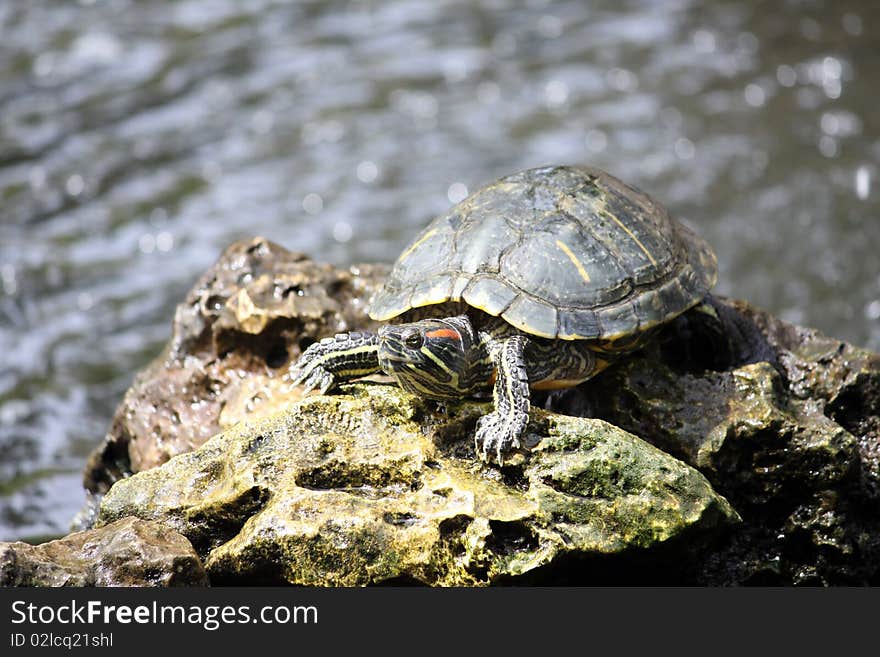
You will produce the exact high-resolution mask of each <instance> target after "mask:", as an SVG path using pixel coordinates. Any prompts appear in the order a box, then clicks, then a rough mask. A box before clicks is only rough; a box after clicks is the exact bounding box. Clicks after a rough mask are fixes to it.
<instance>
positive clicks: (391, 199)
mask: <svg viewBox="0 0 880 657" xmlns="http://www.w3.org/2000/svg"><path fill="white" fill-rule="evenodd" d="M245 4H246V7H247V8H243V7H242V6H241V5H245ZM878 8H880V5H878V4H877V3H876V2H872V1H870V0H865V1H864V2H833V3H832V2H827V3H820V2H779V3H761V2H751V3H750V2H741V1H739V0H737V1H731V2H715V1H713V2H709V1H708V0H707V1H706V2H697V1H696V0H678V1H675V2H663V3H654V2H647V1H645V2H621V1H620V0H615V1H613V2H612V1H607V2H596V3H589V4H587V3H583V2H578V1H570V2H542V1H538V2H535V1H533V2H525V3H524V2H513V1H512V0H494V1H491V2H490V1H486V2H481V3H472V2H451V1H445V2H444V1H440V0H423V1H412V0H398V1H382V2H379V1H376V2H370V1H361V2H329V1H320V2H272V1H269V0H266V1H262V2H250V3H238V2H232V1H219V0H181V1H177V2H158V1H157V2H149V3H144V2H140V3H136V2H133V1H124V0H113V1H112V2H110V1H109V0H108V1H106V2H101V1H95V0H88V1H87V0H82V1H80V2H78V3H77V2H73V0H56V1H54V2H53V1H50V0H6V1H5V2H2V3H0V539H6V540H11V539H17V538H21V537H25V538H35V537H39V536H46V535H53V534H59V533H65V532H66V530H67V525H68V522H69V520H70V518H71V516H72V515H73V514H74V512H75V511H76V509H77V508H78V507H79V505H80V503H81V502H82V500H83V496H82V493H81V489H80V483H79V482H80V476H79V472H80V470H81V468H82V464H83V460H84V458H85V456H86V455H87V454H88V452H89V451H90V450H91V449H92V448H93V447H94V446H95V445H96V443H97V442H98V440H99V439H100V438H101V436H102V435H103V434H104V432H105V431H106V429H107V426H108V423H109V419H110V417H111V415H112V412H113V410H114V408H115V406H116V404H117V403H118V401H119V399H120V398H121V396H122V394H123V392H124V390H125V389H126V388H127V386H128V385H129V384H130V382H131V380H132V377H133V375H134V373H135V372H136V371H137V370H138V369H139V368H141V367H142V366H143V365H144V364H145V363H146V362H147V361H148V360H149V359H150V358H151V357H152V356H153V355H154V354H156V353H157V352H158V351H159V349H160V347H161V345H162V344H163V342H164V341H165V340H166V339H167V337H168V335H169V327H170V320H171V316H172V310H173V307H174V305H175V303H176V302H177V301H178V300H180V299H181V297H182V296H183V293H184V292H185V290H186V289H188V288H189V286H190V285H191V284H192V283H193V282H194V281H195V279H196V277H197V276H198V275H199V274H200V273H201V272H202V271H204V270H205V269H206V268H207V267H208V266H210V264H211V263H212V262H213V260H214V259H215V258H216V257H217V255H218V254H219V252H220V250H221V249H222V248H223V247H225V246H226V245H227V244H229V243H230V242H231V241H232V240H234V239H236V238H239V237H245V236H251V235H254V234H262V235H265V236H267V237H269V238H271V239H273V240H276V241H278V242H280V243H281V244H283V245H285V246H287V247H288V248H291V249H298V250H302V251H306V252H308V253H311V254H313V255H314V256H315V257H316V258H319V259H322V260H329V261H331V262H334V263H337V264H346V263H350V262H353V261H369V260H392V259H393V258H394V257H395V256H396V254H397V253H398V252H399V251H400V249H401V248H402V246H403V245H404V243H405V242H406V241H407V240H408V239H409V237H411V236H412V235H413V234H414V232H415V231H416V230H417V229H418V228H419V227H420V226H422V225H423V224H424V223H426V222H427V221H428V220H429V219H430V218H431V217H432V216H433V215H434V214H435V213H438V212H441V211H443V210H444V209H445V208H447V207H448V206H449V205H450V203H452V202H454V201H457V200H459V199H460V198H462V197H463V196H464V195H465V194H467V192H468V190H473V189H475V188H476V187H477V186H479V185H480V184H482V183H484V182H488V181H490V180H492V179H494V178H496V177H498V176H501V175H504V174H507V173H510V172H513V171H515V170H518V169H522V168H526V167H531V166H538V165H542V164H548V163H578V162H587V163H591V164H594V165H596V166H599V167H602V168H604V169H607V170H608V171H610V172H612V173H615V174H616V175H618V176H620V177H622V178H623V179H624V180H627V181H629V182H631V183H633V184H635V185H637V186H639V187H641V188H643V189H645V190H646V191H648V192H650V193H651V194H653V195H654V196H655V197H656V198H657V199H659V200H661V201H662V202H663V203H664V204H666V205H667V206H668V208H669V209H670V210H671V211H672V212H673V214H674V215H676V216H677V217H679V218H681V219H683V220H684V221H685V222H686V223H688V224H690V225H691V226H693V227H694V228H696V230H697V231H698V232H699V233H700V234H701V235H703V236H704V237H706V238H707V239H708V240H709V241H710V242H711V243H712V244H713V245H714V246H715V247H716V250H717V251H718V256H719V264H720V282H719V285H718V291H719V292H721V293H723V294H727V295H732V296H737V297H742V298H746V299H749V300H751V301H753V302H754V303H757V304H758V305H761V306H764V307H766V308H768V309H770V310H772V311H774V312H776V313H777V314H779V315H781V316H782V317H784V318H787V319H789V320H793V321H795V322H799V323H803V324H807V325H812V326H816V327H818V328H820V329H822V330H823V331H825V332H827V333H830V334H832V335H835V336H839V337H841V338H844V339H847V340H850V341H852V342H855V343H857V344H860V345H864V346H867V347H870V348H872V349H875V350H880V266H878V256H877V254H878V253H880V223H878V208H880V203H878V199H880V195H878V187H880V183H878V175H880V166H878V159H880V138H878V135H880V130H878V128H880V126H878V122H880V113H878V112H877V111H876V98H877V92H876V81H877V80H878V79H880V47H878V46H880V43H878V38H877V36H876V34H877V30H878V29H880V27H878V26H880V20H878V19H880V9H878Z"/></svg>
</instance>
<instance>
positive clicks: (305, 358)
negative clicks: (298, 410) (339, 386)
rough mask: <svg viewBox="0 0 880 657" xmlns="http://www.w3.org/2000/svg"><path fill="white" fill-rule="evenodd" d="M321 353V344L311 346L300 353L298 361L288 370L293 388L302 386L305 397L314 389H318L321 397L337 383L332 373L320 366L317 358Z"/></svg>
mask: <svg viewBox="0 0 880 657" xmlns="http://www.w3.org/2000/svg"><path fill="white" fill-rule="evenodd" d="M325 346H326V345H325ZM323 353H324V352H323V350H322V349H321V343H315V344H313V345H312V346H310V347H309V348H308V349H306V350H305V351H304V352H303V353H302V356H300V357H299V360H297V361H296V364H295V365H294V366H293V368H292V369H291V370H290V378H291V382H292V383H293V385H295V386H297V385H301V386H303V393H302V394H303V396H306V395H307V394H309V393H310V392H311V391H312V390H314V389H315V388H318V389H319V390H320V391H321V394H322V395H323V394H325V393H327V391H329V390H331V389H332V388H333V387H334V386H335V385H336V383H337V381H336V376H335V375H334V374H333V372H331V371H329V370H328V369H326V368H325V367H324V366H323V365H322V364H321V360H320V359H319V357H320V356H321V355H322V354H323Z"/></svg>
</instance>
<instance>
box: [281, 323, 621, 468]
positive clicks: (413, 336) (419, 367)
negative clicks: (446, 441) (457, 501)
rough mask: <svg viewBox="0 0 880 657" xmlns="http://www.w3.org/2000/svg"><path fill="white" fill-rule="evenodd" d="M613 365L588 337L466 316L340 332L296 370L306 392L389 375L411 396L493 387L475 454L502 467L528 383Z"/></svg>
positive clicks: (522, 417) (456, 395)
mask: <svg viewBox="0 0 880 657" xmlns="http://www.w3.org/2000/svg"><path fill="white" fill-rule="evenodd" d="M606 364H607V363H606V362H605V361H602V360H599V359H597V358H596V357H595V355H594V354H593V352H592V351H590V350H589V348H588V347H587V345H586V344H585V343H584V342H571V341H569V342H560V341H548V340H544V341H542V340H540V339H535V338H530V337H528V336H526V335H525V334H523V333H521V332H519V331H517V330H515V329H513V328H512V327H511V326H510V325H508V324H506V323H504V322H503V321H499V320H494V318H493V319H491V320H489V321H484V322H483V326H482V327H481V328H480V329H479V330H477V328H476V327H475V326H474V324H473V322H472V320H471V319H470V318H469V317H467V316H466V315H460V316H456V317H446V318H443V319H424V320H421V321H417V322H410V323H407V324H395V325H387V326H383V327H382V328H381V329H380V330H379V333H378V334H373V333H341V334H338V335H337V336H335V337H334V338H325V339H324V340H321V341H320V342H317V343H315V344H313V345H311V346H310V347H309V348H308V349H306V351H305V352H304V353H303V354H302V356H301V357H300V359H299V360H298V361H297V362H296V363H295V364H294V366H293V368H292V369H291V377H292V379H293V382H294V383H295V384H303V385H304V386H305V390H306V392H308V391H310V390H312V389H314V388H319V389H320V391H321V393H322V394H323V393H327V392H329V391H330V390H332V389H333V388H334V387H335V386H337V385H338V384H340V383H343V382H345V381H349V380H352V379H356V378H359V377H362V376H367V375H369V374H374V373H377V372H384V373H385V374H388V375H390V376H392V377H394V378H395V379H396V381H397V382H398V384H399V385H400V386H401V387H402V388H404V389H405V390H407V391H409V392H412V393H413V394H417V395H421V396H423V397H428V398H431V399H441V400H442V399H460V398H462V397H467V396H470V395H473V394H475V393H477V392H479V391H481V390H487V389H489V388H490V387H491V388H492V393H493V401H494V405H495V409H494V410H493V411H492V412H491V413H488V414H487V415H485V416H484V417H482V418H480V421H479V422H478V424H477V431H476V435H475V446H476V451H477V455H478V456H479V457H480V458H481V459H482V460H484V461H491V460H493V459H494V460H495V461H497V462H498V463H499V464H503V462H504V456H505V455H506V454H508V453H509V452H511V451H512V450H515V449H519V448H520V446H521V444H522V442H521V438H522V437H523V435H524V433H525V431H526V426H527V424H528V418H529V408H530V403H529V387H530V385H531V386H534V387H545V388H548V387H549V388H552V387H556V384H559V385H563V386H569V385H575V384H577V383H579V382H580V381H583V380H586V379H588V378H589V377H591V376H593V375H594V374H595V373H596V372H598V371H599V370H600V369H601V368H602V367H604V366H605V365H606Z"/></svg>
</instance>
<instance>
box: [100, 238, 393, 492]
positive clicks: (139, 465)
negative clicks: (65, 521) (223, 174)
mask: <svg viewBox="0 0 880 657" xmlns="http://www.w3.org/2000/svg"><path fill="white" fill-rule="evenodd" d="M386 271H387V267H385V266H382V265H358V266H354V267H351V268H349V269H345V270H343V269H336V268H334V267H332V266H330V265H325V264H318V263H315V262H313V261H312V260H310V259H309V258H307V257H306V256H304V255H303V254H301V253H294V252H291V251H287V250H286V249H284V248H283V247H281V246H279V245H277V244H274V243H272V242H270V241H268V240H266V239H264V238H261V237H256V238H253V239H251V240H242V241H239V242H235V243H234V244H232V245H231V246H230V247H229V248H227V249H226V251H224V253H223V254H222V255H221V257H220V258H219V259H218V261H217V262H216V263H215V264H214V266H213V267H212V268H211V269H209V270H208V271H207V272H206V273H205V274H204V275H203V276H202V277H201V278H200V279H199V281H198V282H197V283H196V284H195V286H194V287H193V289H192V290H190V292H189V293H188V294H187V296H186V298H185V299H184V301H183V302H182V303H181V304H180V305H179V306H178V308H177V311H176V313H175V316H174V324H173V327H172V336H171V340H170V342H169V344H168V346H167V347H166V349H165V351H164V352H163V353H162V354H161V355H160V356H159V357H158V358H157V359H156V360H155V361H154V362H153V363H152V364H151V365H149V366H148V367H147V368H146V369H145V370H144V371H143V372H141V373H140V374H139V375H138V376H137V378H136V379H135V381H134V383H133V385H132V386H131V388H130V389H129V390H128V391H127V393H126V394H125V397H124V399H123V400H122V403H121V404H120V406H119V408H118V409H117V411H116V413H115V414H114V417H113V421H112V423H111V426H110V430H109V432H108V433H107V436H106V437H105V438H104V441H103V443H102V444H101V445H100V447H99V448H98V449H97V450H96V451H95V452H94V453H93V454H92V456H91V458H90V459H89V463H88V465H87V467H86V471H85V477H84V479H85V487H86V489H87V490H88V491H91V492H93V493H99V494H100V493H103V492H104V491H106V490H107V489H108V488H109V487H110V486H111V485H112V484H113V482H115V481H117V480H118V479H121V478H122V477H125V476H127V475H128V474H131V473H132V472H140V471H141V470H147V469H149V468H152V467H154V466H156V465H159V464H161V463H164V462H165V461H167V460H168V459H169V458H171V457H172V456H174V455H175V454H181V453H185V452H189V451H191V450H193V449H194V448H196V447H198V446H199V445H201V444H202V443H203V442H205V441H206V440H207V439H208V438H210V437H211V436H213V435H214V434H215V433H217V431H219V430H220V428H221V417H220V416H221V411H222V410H223V409H224V407H225V406H226V405H227V404H229V405H230V406H231V407H237V405H240V406H241V407H242V408H243V409H248V410H249V409H251V408H252V407H253V406H258V405H259V404H260V402H261V401H265V400H266V397H267V390H269V389H270V388H271V386H272V385H273V384H275V383H279V379H280V378H281V375H282V374H283V373H284V372H285V369H286V367H285V366H286V365H287V363H288V362H289V360H290V359H295V358H297V357H298V356H299V354H300V353H301V351H302V350H303V349H305V348H306V347H307V346H308V345H309V344H311V343H312V342H314V341H315V339H317V338H320V337H324V336H326V335H328V334H330V335H332V334H333V333H336V332H342V331H346V330H349V329H351V328H353V327H357V326H360V327H364V326H365V317H366V315H365V313H364V310H363V306H364V303H365V301H366V299H368V298H369V296H370V294H372V291H373V289H374V288H375V287H376V285H377V284H378V283H379V282H381V279H382V278H383V277H384V274H385V272H386ZM366 325H367V326H369V322H366ZM242 388H245V390H244V391H242ZM247 389H254V390H256V392H255V393H254V394H253V395H251V396H246V392H247ZM245 398H246V401H244V402H238V401H235V400H238V399H245Z"/></svg>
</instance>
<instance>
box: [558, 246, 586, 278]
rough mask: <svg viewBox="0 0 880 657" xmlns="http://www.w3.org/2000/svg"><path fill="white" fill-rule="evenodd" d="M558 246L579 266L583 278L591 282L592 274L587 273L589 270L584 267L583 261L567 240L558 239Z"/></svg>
mask: <svg viewBox="0 0 880 657" xmlns="http://www.w3.org/2000/svg"><path fill="white" fill-rule="evenodd" d="M556 246H558V247H559V248H560V249H561V250H562V252H563V253H564V254H565V255H567V256H568V259H569V260H571V263H572V264H573V265H574V266H575V267H577V270H578V273H579V274H580V275H581V278H583V279H584V280H585V281H586V282H587V283H589V282H590V275H589V274H588V273H587V270H586V269H584V265H583V263H582V262H581V261H580V260H578V257H577V256H576V255H575V254H574V251H572V250H571V249H570V248H568V245H567V244H566V243H565V242H563V241H562V240H556Z"/></svg>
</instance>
